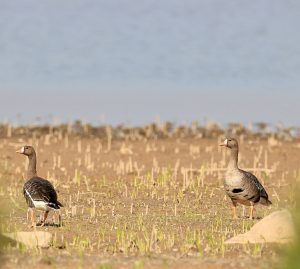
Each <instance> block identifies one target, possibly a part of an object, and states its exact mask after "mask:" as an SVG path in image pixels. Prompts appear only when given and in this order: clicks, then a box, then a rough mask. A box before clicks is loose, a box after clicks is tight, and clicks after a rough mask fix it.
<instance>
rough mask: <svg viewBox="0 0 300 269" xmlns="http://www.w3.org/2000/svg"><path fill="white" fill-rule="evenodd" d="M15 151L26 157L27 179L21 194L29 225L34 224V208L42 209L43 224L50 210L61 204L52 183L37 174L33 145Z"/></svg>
mask: <svg viewBox="0 0 300 269" xmlns="http://www.w3.org/2000/svg"><path fill="white" fill-rule="evenodd" d="M17 153H20V154H24V155H26V156H27V157H28V160H29V163H28V170H27V181H26V182H25V184H24V187H23V194H24V197H25V199H26V203H27V205H28V207H29V211H30V215H31V227H34V226H36V221H35V211H34V209H35V208H36V209H38V210H42V211H44V216H43V220H42V224H41V226H44V225H45V221H46V219H47V216H48V213H49V211H50V210H55V209H60V207H62V206H63V205H62V204H61V203H60V202H59V201H57V194H56V191H55V189H54V187H53V185H52V184H51V183H50V182H49V181H48V180H46V179H43V178H40V177H38V176H37V172H36V153H35V150H34V148H33V147H31V146H24V147H22V148H21V149H20V150H18V151H17Z"/></svg>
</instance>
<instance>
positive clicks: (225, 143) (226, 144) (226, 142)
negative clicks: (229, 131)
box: [224, 138, 228, 147]
mask: <svg viewBox="0 0 300 269" xmlns="http://www.w3.org/2000/svg"><path fill="white" fill-rule="evenodd" d="M224 145H225V146H226V147H227V146H228V139H227V138H226V139H225V140H224Z"/></svg>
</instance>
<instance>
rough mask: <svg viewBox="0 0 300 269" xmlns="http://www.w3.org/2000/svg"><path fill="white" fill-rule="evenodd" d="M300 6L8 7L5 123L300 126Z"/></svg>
mask: <svg viewBox="0 0 300 269" xmlns="http://www.w3.org/2000/svg"><path fill="white" fill-rule="evenodd" d="M299 25H300V2H299V1H296V0H294V1H292V0H285V1H282V0H266V1H260V0H253V1H243V0H194V1H192V0H187V1H182V0H166V1H157V0H156V1H152V0H147V1H146V0H144V1H141V0H131V1H129V0H128V1H126V0H119V1H116V0H110V1H101V0H97V1H92V0H80V1H79V0H64V1H58V0H44V1H36V0H19V1H9V0H2V1H0V93H1V99H0V107H1V109H0V121H3V120H10V121H13V122H19V123H22V122H23V123H25V122H34V121H36V118H37V117H40V118H41V119H42V121H49V120H50V121H53V120H54V119H55V120H56V121H68V120H74V119H78V118H79V119H82V120H83V121H89V122H93V123H99V122H101V121H103V120H105V121H106V122H110V123H113V124H117V123H128V124H142V123H147V122H149V121H153V120H155V118H156V117H157V116H159V117H160V118H161V120H171V121H174V122H177V123H188V122H190V121H192V120H199V121H200V122H201V121H203V120H204V119H205V118H207V119H213V120H215V121H217V122H220V123H223V124H224V123H228V122H236V121H240V122H244V123H248V122H251V121H252V122H255V121H266V122H271V123H277V122H279V121H280V122H283V123H284V124H287V125H290V124H292V125H299V115H300V90H299V86H300V76H299V74H300V46H299V43H300V34H299Z"/></svg>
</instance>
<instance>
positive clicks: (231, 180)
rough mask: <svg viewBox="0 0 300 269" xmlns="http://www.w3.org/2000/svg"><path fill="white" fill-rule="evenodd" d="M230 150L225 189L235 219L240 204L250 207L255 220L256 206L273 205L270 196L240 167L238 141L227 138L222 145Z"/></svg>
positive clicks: (256, 180) (252, 176)
mask: <svg viewBox="0 0 300 269" xmlns="http://www.w3.org/2000/svg"><path fill="white" fill-rule="evenodd" d="M220 146H225V147H227V148H229V149H230V159H229V163H228V167H227V171H226V176H225V180H224V187H225V191H226V193H227V195H228V196H229V197H230V199H231V201H232V205H233V217H234V218H235V219H236V218H237V215H236V206H237V204H238V203H240V204H243V205H247V206H250V216H249V218H250V219H253V209H254V205H255V204H257V203H260V204H262V205H270V204H272V203H271V201H270V200H269V198H268V194H267V192H266V191H265V189H264V187H263V186H262V185H261V183H260V182H259V181H258V179H257V178H256V177H255V176H254V175H253V174H251V173H249V172H246V171H244V170H242V169H240V168H239V167H238V154H239V145H238V142H237V140H236V139H234V138H227V139H225V141H224V142H223V143H222V144H221V145H220Z"/></svg>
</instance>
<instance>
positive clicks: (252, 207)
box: [249, 202, 254, 219]
mask: <svg viewBox="0 0 300 269" xmlns="http://www.w3.org/2000/svg"><path fill="white" fill-rule="evenodd" d="M253 211H254V203H252V202H251V205H250V216H249V219H253Z"/></svg>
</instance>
